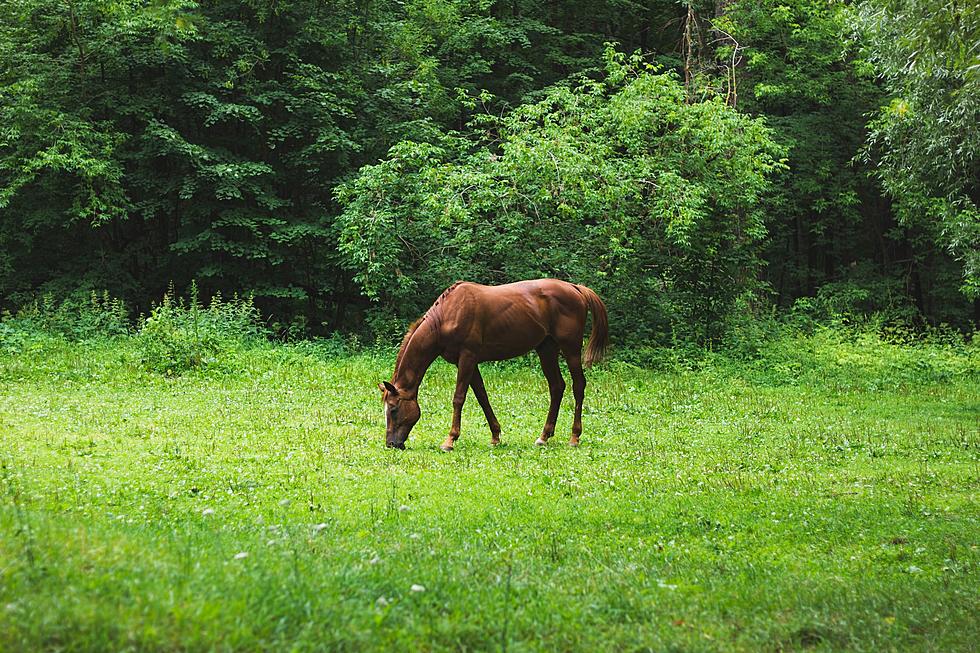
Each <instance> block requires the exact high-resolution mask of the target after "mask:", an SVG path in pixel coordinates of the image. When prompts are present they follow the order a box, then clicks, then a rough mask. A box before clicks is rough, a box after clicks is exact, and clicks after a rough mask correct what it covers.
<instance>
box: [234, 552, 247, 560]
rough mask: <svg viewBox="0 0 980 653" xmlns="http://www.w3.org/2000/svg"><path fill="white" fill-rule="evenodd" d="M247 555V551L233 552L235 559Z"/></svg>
mask: <svg viewBox="0 0 980 653" xmlns="http://www.w3.org/2000/svg"><path fill="white" fill-rule="evenodd" d="M247 557H248V551H241V552H239V553H236V554H235V560H241V559H242V558H247Z"/></svg>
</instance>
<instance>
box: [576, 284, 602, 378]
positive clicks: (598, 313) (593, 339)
mask: <svg viewBox="0 0 980 653" xmlns="http://www.w3.org/2000/svg"><path fill="white" fill-rule="evenodd" d="M575 287H576V288H578V289H579V292H581V293H582V296H583V297H585V303H586V305H587V306H588V307H589V310H590V311H592V335H590V336H589V346H588V348H587V349H586V350H585V366H586V367H589V366H590V365H592V363H598V362H599V361H601V360H602V359H603V357H604V356H605V355H606V349H608V348H609V317H608V315H607V314H606V305H605V304H603V303H602V300H601V299H599V295H597V294H595V291H593V290H592V289H591V288H586V287H585V286H575Z"/></svg>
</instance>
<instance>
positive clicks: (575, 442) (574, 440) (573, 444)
mask: <svg viewBox="0 0 980 653" xmlns="http://www.w3.org/2000/svg"><path fill="white" fill-rule="evenodd" d="M568 446H570V447H577V446H578V438H572V439H571V440H569V441H568Z"/></svg>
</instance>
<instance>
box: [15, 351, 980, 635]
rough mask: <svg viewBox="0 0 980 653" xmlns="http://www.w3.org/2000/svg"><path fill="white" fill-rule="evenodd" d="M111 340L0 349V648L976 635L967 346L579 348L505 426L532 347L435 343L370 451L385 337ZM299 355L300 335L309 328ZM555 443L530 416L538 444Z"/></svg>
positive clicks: (533, 385)
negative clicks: (651, 353) (581, 364)
mask: <svg viewBox="0 0 980 653" xmlns="http://www.w3.org/2000/svg"><path fill="white" fill-rule="evenodd" d="M128 343H129V341H128V340H127V339H120V340H116V341H107V342H101V343H88V344H86V343H81V344H69V343H65V342H62V341H57V340H41V341H38V342H36V343H33V344H31V343H28V344H26V345H24V346H22V347H18V348H16V350H15V349H14V348H11V349H10V350H8V351H7V352H6V353H4V354H0V463H2V470H0V496H2V498H0V651H10V652H14V651H45V650H52V651H55V650H57V651H122V650H133V651H144V650H151V651H152V650H162V651H205V650H217V651H222V650H243V651H253V650H269V651H311V650H331V651H333V650H471V651H488V650H501V651H504V650H506V651H530V650H557V651H571V650H582V651H590V650H612V651H647V650H650V651H667V650H670V651H701V650H704V651H713V650H744V651H760V650H761V651H781V650H802V649H812V650H848V651H887V650H897V651H906V650H935V651H952V650H960V651H968V650H976V646H977V642H978V641H980V619H978V616H977V615H978V607H980V580H978V575H977V573H978V570H980V568H978V561H980V551H978V548H977V547H978V546H980V521H978V520H980V503H978V488H980V483H978V480H980V435H978V430H980V363H978V361H980V355H978V352H977V347H976V346H973V347H966V346H960V347H958V348H952V347H946V346H933V347H897V346H891V345H886V344H883V343H881V342H878V341H875V342H862V341H861V340H860V339H858V340H854V341H841V340H838V339H835V338H829V337H828V338H821V337H819V336H814V337H810V338H803V337H801V338H799V339H797V340H794V341H792V342H788V343H784V344H783V345H782V349H781V350H780V351H777V352H776V353H773V354H772V355H771V356H769V358H764V359H763V360H761V361H758V362H756V363H753V364H744V365H736V364H726V363H724V362H723V361H716V362H711V360H710V359H709V360H708V361H707V362H705V363H704V364H702V365H700V366H699V367H698V369H695V370H688V371H683V370H680V369H678V368H675V370H674V371H671V372H654V371H645V370H642V369H639V368H635V367H632V366H629V365H626V364H624V363H617V362H615V361H613V362H611V363H609V364H606V365H604V366H600V367H598V368H596V369H594V370H592V371H591V372H590V373H589V381H590V385H589V387H588V390H587V395H586V411H585V416H584V423H585V432H584V434H583V438H582V446H581V447H580V448H578V449H571V448H569V447H567V446H566V444H565V442H566V440H567V436H568V431H569V429H570V419H571V418H570V414H571V410H570V408H571V397H570V394H571V393H570V392H569V393H568V394H567V396H566V401H565V404H564V406H563V410H562V414H561V417H560V419H559V433H557V434H556V437H555V439H554V440H552V442H551V444H549V446H548V447H547V448H541V449H539V448H536V447H534V446H533V442H534V439H535V438H536V437H537V436H538V434H539V433H540V429H541V426H542V423H543V420H544V416H545V413H546V410H547V392H546V384H545V381H544V379H543V377H542V376H541V374H540V372H539V371H538V370H537V369H536V367H535V366H534V364H532V362H531V361H526V362H523V363H517V364H507V365H496V366H486V367H484V368H483V370H484V372H483V376H484V378H485V379H486V382H487V386H488V390H489V393H490V399H491V402H492V403H493V405H494V407H495V409H496V412H497V415H498V417H499V418H500V421H501V424H502V425H503V434H502V437H503V443H504V444H503V445H502V446H500V447H499V448H491V447H490V446H489V433H488V431H487V429H486V425H485V423H484V420H483V416H482V413H481V412H480V410H479V406H478V405H477V404H476V401H475V400H474V399H473V398H472V396H471V397H470V398H469V400H468V402H467V405H466V408H465V411H464V421H463V434H462V437H461V439H460V440H459V442H458V446H457V448H456V451H455V452H453V453H451V454H444V453H442V452H440V451H439V449H438V445H439V443H440V442H441V440H442V439H443V438H444V437H445V433H446V431H447V429H448V426H449V420H450V415H451V406H450V396H451V394H452V386H453V382H454V371H455V370H454V368H451V367H450V366H448V365H446V364H443V363H437V364H436V365H435V366H434V367H433V369H432V370H431V372H430V375H429V376H428V377H427V380H426V383H425V384H424V385H423V388H422V393H421V398H420V403H421V406H422V411H423V416H422V421H421V422H420V423H419V425H418V427H417V428H416V429H415V432H414V433H413V435H412V438H411V439H410V440H409V442H408V450H407V451H404V452H399V451H392V450H386V449H385V448H384V442H383V440H384V433H383V430H384V429H383V418H382V413H381V403H380V394H379V392H378V390H377V389H376V384H377V382H378V381H380V380H383V379H387V378H389V377H390V373H391V365H392V358H391V357H390V356H384V355H366V354H365V355H359V356H354V357H350V358H334V359H330V358H327V357H324V356H318V355H315V352H313V351H312V350H309V351H308V350H306V349H304V348H303V347H287V346H271V345H270V346H264V347H258V348H255V349H252V350H247V351H242V352H238V353H236V354H235V355H234V357H233V360H232V361H231V363H229V365H228V366H227V367H226V369H225V370H224V371H210V372H206V373H191V374H187V375H184V376H179V377H176V378H169V377H166V376H163V375H160V374H156V373H151V372H147V371H144V370H143V369H142V368H141V367H140V366H139V365H138V364H137V363H136V362H135V361H136V356H135V354H134V353H133V351H132V347H131V345H130V344H128ZM311 352H312V353H311ZM559 436H560V437H559Z"/></svg>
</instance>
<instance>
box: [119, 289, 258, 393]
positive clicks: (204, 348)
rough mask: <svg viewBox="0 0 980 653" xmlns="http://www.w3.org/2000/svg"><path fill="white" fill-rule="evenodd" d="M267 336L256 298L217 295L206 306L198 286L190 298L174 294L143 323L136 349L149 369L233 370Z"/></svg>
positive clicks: (174, 372) (175, 372)
mask: <svg viewBox="0 0 980 653" xmlns="http://www.w3.org/2000/svg"><path fill="white" fill-rule="evenodd" d="M267 335H268V333H267V330H266V329H265V327H264V326H263V324H262V321H261V319H260V316H259V312H258V309H257V308H256V307H255V304H254V303H253V302H252V299H251V297H248V298H244V299H243V298H239V297H237V296H236V297H234V298H232V299H231V300H224V299H222V298H221V296H220V295H215V296H214V297H212V298H211V302H210V303H209V305H208V306H206V307H205V306H204V305H202V304H201V302H200V301H199V299H198V297H197V291H196V288H195V287H193V286H192V288H191V298H190V299H189V300H185V299H183V298H176V299H175V298H174V296H173V293H172V292H168V293H167V294H166V295H164V297H163V300H162V301H161V302H160V304H159V305H157V306H156V307H155V308H154V309H153V310H152V311H151V313H150V315H149V317H146V318H143V319H142V320H141V322H140V325H139V331H138V333H137V335H136V348H137V351H138V354H139V361H140V364H141V365H142V366H143V367H144V368H146V369H147V370H150V371H153V372H158V373H160V374H166V375H170V376H173V375H179V374H183V373H184V372H188V371H191V370H206V369H219V370H221V369H229V368H233V367H234V359H235V357H236V354H237V353H239V352H241V351H242V350H244V349H247V348H250V347H253V346H255V345H257V344H258V343H261V342H265V341H266V336H267Z"/></svg>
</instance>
